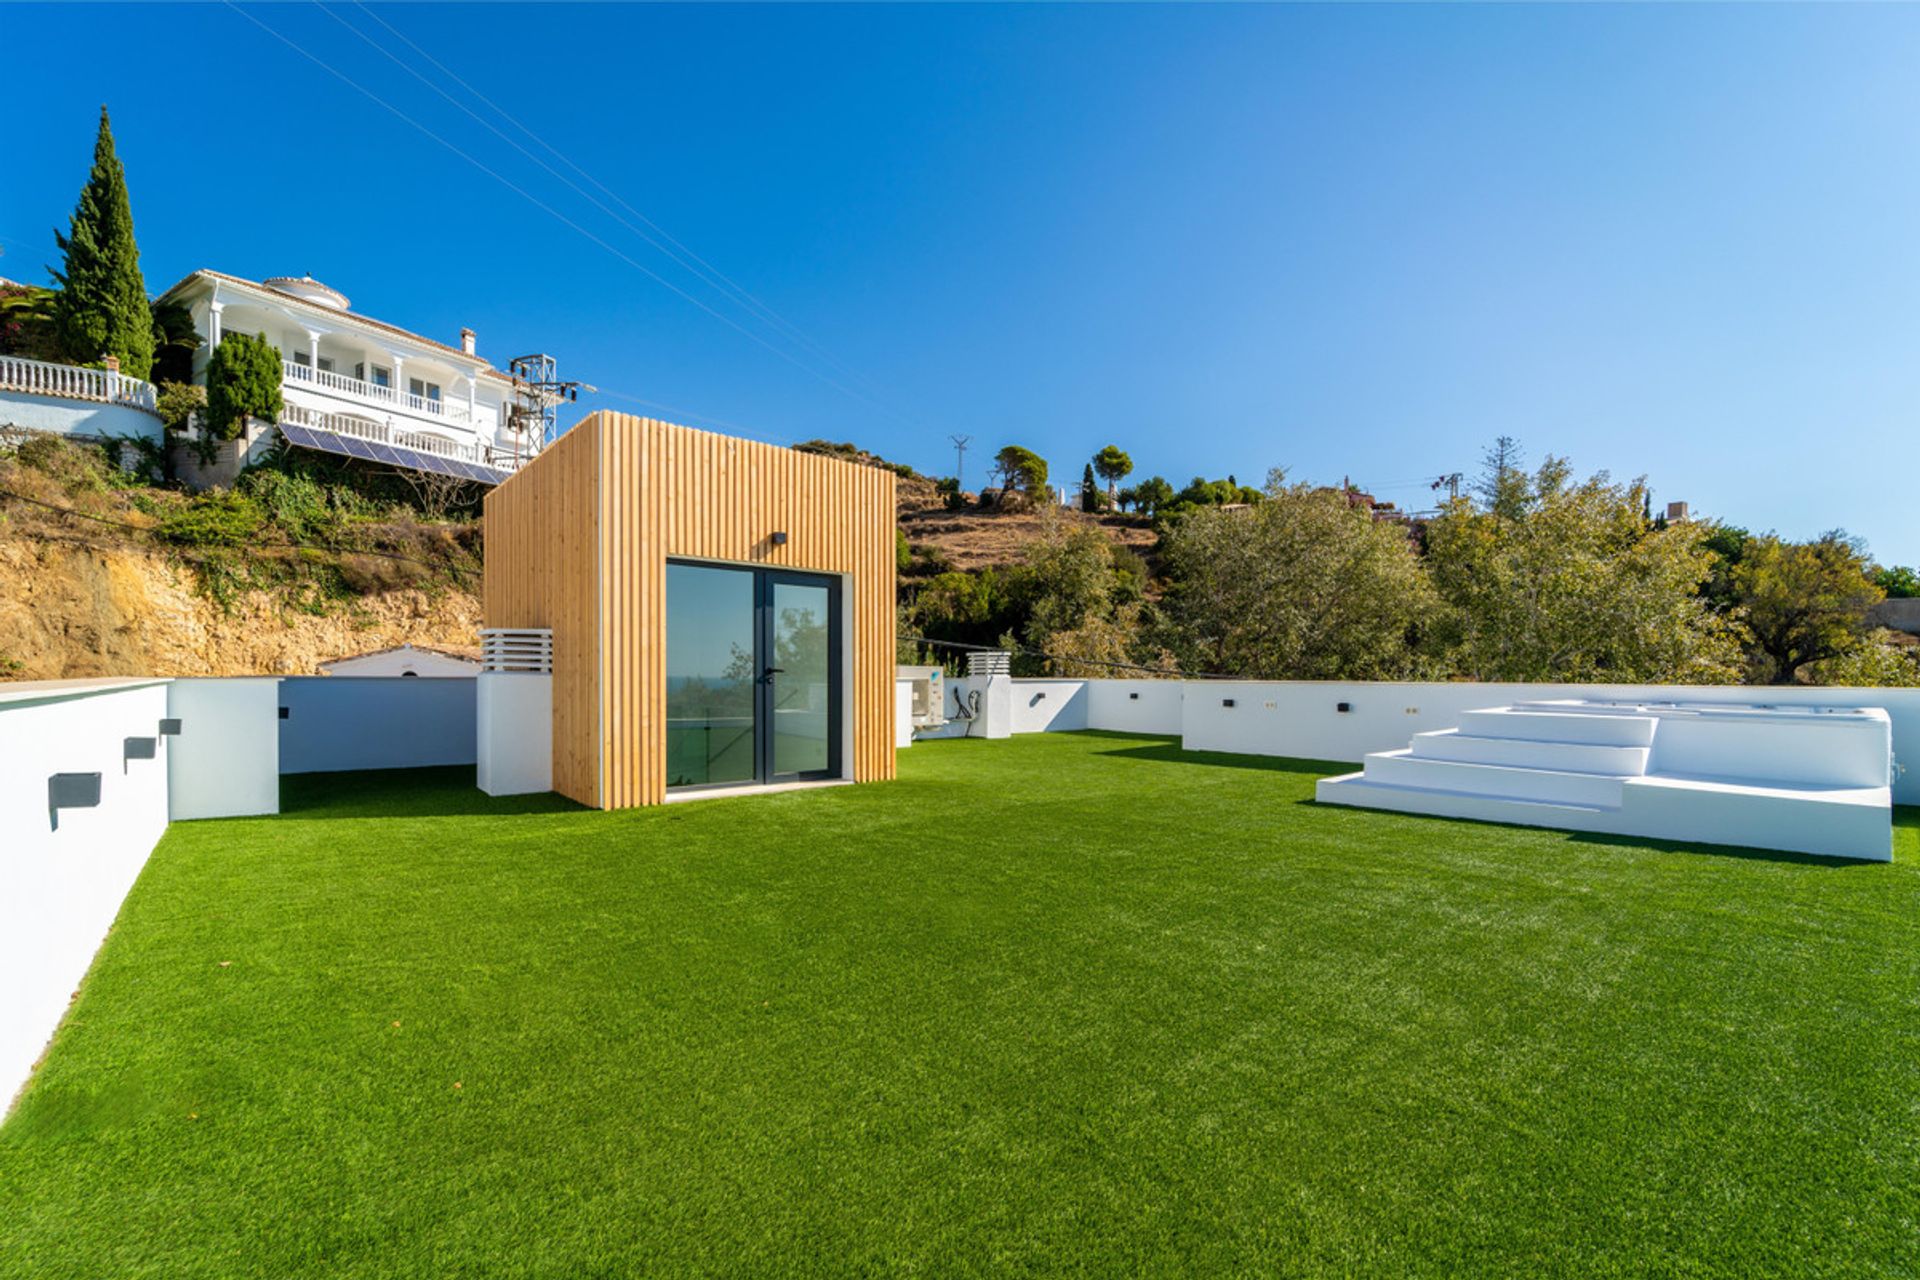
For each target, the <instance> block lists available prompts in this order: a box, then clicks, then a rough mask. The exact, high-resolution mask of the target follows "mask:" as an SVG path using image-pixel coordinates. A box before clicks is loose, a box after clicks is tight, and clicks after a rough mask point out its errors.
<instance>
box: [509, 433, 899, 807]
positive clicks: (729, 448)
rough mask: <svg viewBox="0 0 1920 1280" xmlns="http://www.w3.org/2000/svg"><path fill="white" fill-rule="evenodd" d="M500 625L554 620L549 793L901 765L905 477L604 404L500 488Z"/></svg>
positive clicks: (631, 797)
mask: <svg viewBox="0 0 1920 1280" xmlns="http://www.w3.org/2000/svg"><path fill="white" fill-rule="evenodd" d="M485 516H486V589H485V605H484V610H485V614H486V622H485V625H486V626H488V627H544V628H549V629H551V630H552V632H553V788H554V790H556V791H558V792H560V793H561V794H563V795H566V796H569V797H571V798H573V799H575V800H578V801H580V802H581V803H583V804H588V805H593V806H595V807H598V808H602V809H620V808H627V807H629V806H633V805H643V804H659V803H660V802H662V801H663V800H665V799H666V798H667V793H668V790H669V789H670V788H671V789H675V790H682V789H684V790H693V789H696V788H710V787H712V788H717V787H746V786H754V785H765V784H772V783H783V782H793V781H806V780H823V781H824V780H829V779H852V780H853V781H856V782H869V781H874V780H877V779H884V778H891V777H893V772H894V759H893V751H894V743H893V697H894V691H893V663H894V625H895V621H894V532H893V530H894V476H893V475H892V473H890V472H887V471H882V470H879V469H877V468H874V467H867V466H860V465H857V464H854V463H848V462H841V461H838V460H836V459H832V458H825V457H821V456H819V455H816V454H808V453H797V452H795V451H793V450H791V449H782V448H778V447H776V446H774V445H767V444H760V443H758V442H756V441H752V440H740V439H735V438H733V437H731V436H723V435H717V434H715V433H713V432H709V431H696V430H693V429H691V428H688V427H680V426H674V425H673V424H671V423H666V422H656V421H654V420H653V419H650V418H635V417H631V416H629V415H626V414H618V413H596V414H593V415H592V416H591V417H588V418H587V419H586V420H585V421H583V422H581V423H580V424H579V425H577V426H575V427H574V428H572V429H571V430H570V431H568V432H566V434H564V435H562V436H561V437H560V438H559V439H558V440H556V441H555V442H554V443H553V444H551V445H550V446H548V447H547V449H546V450H545V451H544V452H542V453H541V454H540V455H539V457H537V458H535V459H534V460H533V461H532V462H530V463H528V464H527V465H526V466H524V467H522V468H521V469H520V470H519V472H517V473H516V474H515V475H514V476H513V477H512V478H510V479H509V480H507V481H506V482H505V483H504V484H501V485H500V486H499V487H498V488H496V489H494V490H493V491H492V492H491V493H489V494H488V495H487V497H486V508H485Z"/></svg>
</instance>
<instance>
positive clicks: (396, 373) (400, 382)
mask: <svg viewBox="0 0 1920 1280" xmlns="http://www.w3.org/2000/svg"><path fill="white" fill-rule="evenodd" d="M406 395H407V358H406V357H405V356H402V355H396V356H394V357H393V400H394V403H395V404H397V405H399V406H400V407H401V408H403V409H404V408H406V407H407V400H406Z"/></svg>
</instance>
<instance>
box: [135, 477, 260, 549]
mask: <svg viewBox="0 0 1920 1280" xmlns="http://www.w3.org/2000/svg"><path fill="white" fill-rule="evenodd" d="M266 523H267V517H266V514H265V513H264V512H263V511H261V510H260V506H259V504H258V503H256V502H254V500H253V499H252V498H250V497H248V496H247V495H246V494H244V493H237V492H234V491H232V490H228V489H212V490H209V491H207V492H206V493H203V494H199V495H198V496H196V497H195V498H193V499H192V500H191V501H189V502H187V503H185V504H184V505H182V506H181V507H180V508H179V509H178V510H176V511H172V512H169V513H168V514H167V515H166V516H164V517H162V519H161V520H160V523H159V524H157V525H156V526H154V533H155V534H156V535H157V536H159V537H161V538H163V539H165V540H166V541H168V542H172V543H175V544H177V545H179V546H183V547H244V546H249V545H252V544H253V543H254V542H256V541H258V539H259V536H260V533H261V530H262V529H263V528H264V527H265V525H266Z"/></svg>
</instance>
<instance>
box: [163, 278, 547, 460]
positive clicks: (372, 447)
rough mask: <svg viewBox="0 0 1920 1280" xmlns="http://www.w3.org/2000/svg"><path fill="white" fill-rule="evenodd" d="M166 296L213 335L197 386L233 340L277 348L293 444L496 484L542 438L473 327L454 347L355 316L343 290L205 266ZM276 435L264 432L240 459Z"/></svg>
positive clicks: (284, 418)
mask: <svg viewBox="0 0 1920 1280" xmlns="http://www.w3.org/2000/svg"><path fill="white" fill-rule="evenodd" d="M160 301H162V302H178V303H181V304H182V305H184V306H185V307H186V308H187V309H188V311H189V312H191V314H192V316H193V323H194V327H195V328H196V329H197V330H199V332H200V333H201V335H202V336H203V337H204V338H205V342H204V343H203V344H202V345H201V346H200V348H199V350H198V351H197V352H196V354H195V357H194V377H195V380H196V381H199V382H203V383H204V382H205V380H206V367H207V361H208V359H209V358H210V356H211V355H212V352H213V349H214V347H216V346H218V345H219V343H220V339H221V338H222V337H224V336H226V335H227V334H230V333H248V334H253V335H255V336H257V337H262V338H265V339H266V340H267V342H268V343H270V344H271V345H272V346H274V347H275V348H276V349H278V350H279V352H280V358H281V369H282V374H283V376H282V383H281V396H282V399H283V401H284V404H285V407H284V409H283V411H282V414H281V419H280V430H281V433H282V434H283V435H284V436H285V437H286V438H287V440H288V441H289V442H291V443H292V444H295V445H297V446H300V447H303V448H311V449H320V450H323V451H326V452H329V453H338V454H344V455H346V456H348V457H356V458H361V459H364V460H366V461H370V462H377V463H382V464H385V465H388V466H397V467H404V468H409V469H412V470H416V471H429V472H438V473H441V474H446V475H452V476H457V477H459V478H461V479H466V480H474V481H477V482H480V483H482V484H498V483H499V482H500V481H501V480H504V479H506V477H507V476H509V475H511V474H513V472H514V471H515V470H516V469H517V468H518V467H519V466H520V465H521V464H522V463H524V462H526V461H527V460H528V459H529V458H531V457H532V456H533V455H534V454H535V453H537V452H538V451H539V450H540V447H541V445H542V444H543V443H544V442H543V441H542V440H541V439H539V438H538V436H539V434H540V431H539V427H538V425H537V424H536V425H528V424H524V423H523V421H522V418H521V415H516V414H515V413H514V412H513V411H512V410H513V405H514V382H513V379H512V378H511V377H510V376H509V375H508V374H506V373H503V372H501V371H500V370H498V369H496V368H494V367H493V366H492V365H491V364H489V363H488V362H487V361H486V360H484V359H482V358H481V357H480V356H479V355H478V354H476V352H475V346H474V342H475V340H474V332H473V330H471V329H462V330H461V331H460V344H459V345H458V346H449V345H447V344H446V343H443V342H436V341H434V340H433V339H432V338H427V337H422V336H421V335H420V334H417V333H411V332H409V331H407V330H405V329H402V328H400V327H398V326H396V325H392V324H388V323H386V322H385V321H383V320H375V319H373V318H372V317H370V316H363V315H358V314H356V313H355V312H353V311H352V310H351V309H350V307H349V303H348V299H347V296H346V295H345V294H343V293H341V292H340V291H339V290H337V289H333V288H330V287H328V286H327V285H324V284H322V283H320V281H318V280H315V279H314V278H313V277H311V276H300V277H294V276H276V277H274V278H272V279H269V280H265V281H258V282H256V281H252V280H243V279H241V278H240V277H238V276H230V275H227V274H225V273H224V272H219V271H206V270H201V271H196V272H194V273H193V274H192V275H190V276H188V277H187V278H186V279H184V280H182V281H180V282H179V283H178V284H176V285H174V286H173V287H172V288H170V289H168V290H167V291H166V292H165V293H163V294H161V295H160ZM523 426H524V427H525V429H523ZM271 438H272V433H271V432H270V431H261V432H259V433H257V435H256V436H250V437H249V438H248V439H247V440H244V441H242V442H241V444H240V447H239V452H240V453H241V454H242V455H245V454H246V453H247V451H248V450H249V449H251V448H252V447H253V446H254V445H255V444H256V443H264V442H265V441H268V440H270V439H271ZM246 460H247V458H246V457H245V456H241V457H237V458H235V459H233V460H232V463H233V465H235V466H236V467H237V466H238V465H240V464H242V463H244V462H245V461H246Z"/></svg>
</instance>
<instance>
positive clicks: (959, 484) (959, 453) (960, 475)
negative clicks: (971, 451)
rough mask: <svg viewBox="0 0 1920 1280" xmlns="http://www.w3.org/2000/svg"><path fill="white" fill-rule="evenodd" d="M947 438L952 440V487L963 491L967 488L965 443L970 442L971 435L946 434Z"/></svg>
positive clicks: (971, 439)
mask: <svg viewBox="0 0 1920 1280" xmlns="http://www.w3.org/2000/svg"><path fill="white" fill-rule="evenodd" d="M947 439H949V440H951V441H953V487H954V488H955V489H957V490H959V491H961V492H963V493H964V492H965V491H966V488H967V482H966V474H967V445H969V444H970V443H972V441H973V437H972V436H948V437H947Z"/></svg>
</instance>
